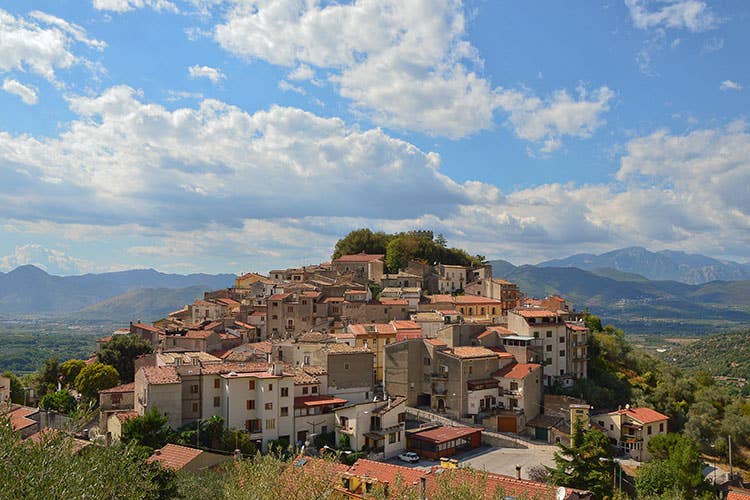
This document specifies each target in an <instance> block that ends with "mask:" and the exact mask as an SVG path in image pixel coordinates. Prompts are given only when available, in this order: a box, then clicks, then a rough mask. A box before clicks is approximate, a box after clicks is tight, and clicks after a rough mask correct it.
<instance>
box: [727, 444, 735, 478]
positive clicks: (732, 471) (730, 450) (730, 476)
mask: <svg viewBox="0 0 750 500" xmlns="http://www.w3.org/2000/svg"><path fill="white" fill-rule="evenodd" d="M727 440H729V480H730V481H731V480H732V478H733V477H734V470H733V469H732V435H731V434H730V435H728V436H727Z"/></svg>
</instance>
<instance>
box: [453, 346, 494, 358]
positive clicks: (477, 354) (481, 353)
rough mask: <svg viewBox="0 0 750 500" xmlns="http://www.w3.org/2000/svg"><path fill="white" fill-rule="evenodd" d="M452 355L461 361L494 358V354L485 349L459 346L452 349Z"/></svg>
mask: <svg viewBox="0 0 750 500" xmlns="http://www.w3.org/2000/svg"><path fill="white" fill-rule="evenodd" d="M453 354H454V355H455V356H456V357H459V358H461V359H471V358H484V357H487V356H491V357H495V353H494V352H493V351H491V350H489V349H487V348H486V347H473V346H460V347H454V348H453Z"/></svg>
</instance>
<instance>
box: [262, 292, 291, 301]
mask: <svg viewBox="0 0 750 500" xmlns="http://www.w3.org/2000/svg"><path fill="white" fill-rule="evenodd" d="M290 295H291V293H277V294H274V295H271V296H270V297H268V299H267V300H284V299H285V298H287V297H289V296H290Z"/></svg>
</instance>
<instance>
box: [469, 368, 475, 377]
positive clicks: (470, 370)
mask: <svg viewBox="0 0 750 500" xmlns="http://www.w3.org/2000/svg"><path fill="white" fill-rule="evenodd" d="M473 371H474V367H472V366H469V375H471V374H472V372H473Z"/></svg>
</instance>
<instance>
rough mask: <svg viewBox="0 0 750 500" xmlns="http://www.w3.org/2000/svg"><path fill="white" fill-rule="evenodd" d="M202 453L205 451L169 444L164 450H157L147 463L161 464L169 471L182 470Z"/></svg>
mask: <svg viewBox="0 0 750 500" xmlns="http://www.w3.org/2000/svg"><path fill="white" fill-rule="evenodd" d="M201 453H203V450H196V449H195V448H188V447H187V446H180V445H178V444H172V443H169V444H167V445H166V446H164V448H161V449H158V450H155V451H154V453H153V455H151V456H150V457H148V459H147V460H146V461H147V462H148V463H153V462H159V464H161V465H162V466H163V467H166V468H168V469H173V470H180V469H182V468H184V467H185V466H186V465H188V464H189V463H190V462H192V461H193V460H195V459H196V458H198V456H200V454H201Z"/></svg>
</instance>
